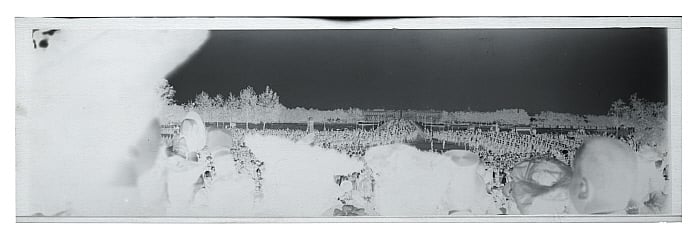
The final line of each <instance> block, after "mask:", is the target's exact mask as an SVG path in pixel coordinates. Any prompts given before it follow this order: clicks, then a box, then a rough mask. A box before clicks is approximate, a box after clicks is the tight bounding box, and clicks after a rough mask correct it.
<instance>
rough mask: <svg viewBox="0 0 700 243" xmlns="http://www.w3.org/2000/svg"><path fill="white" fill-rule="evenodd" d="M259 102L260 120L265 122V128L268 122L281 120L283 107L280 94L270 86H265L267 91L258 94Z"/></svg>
mask: <svg viewBox="0 0 700 243" xmlns="http://www.w3.org/2000/svg"><path fill="white" fill-rule="evenodd" d="M257 104H258V109H259V110H260V113H261V114H260V115H261V116H260V120H261V121H262V122H263V130H265V125H266V124H267V123H269V122H274V121H277V120H279V117H280V113H281V111H282V108H283V107H282V105H281V104H280V98H279V96H278V95H277V93H275V91H273V90H272V89H270V86H267V87H265V91H264V92H262V93H260V94H259V95H258V103H257Z"/></svg>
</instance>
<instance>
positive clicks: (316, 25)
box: [16, 17, 681, 30]
mask: <svg viewBox="0 0 700 243" xmlns="http://www.w3.org/2000/svg"><path fill="white" fill-rule="evenodd" d="M16 26H17V27H18V28H30V29H52V28H53V29H68V28H70V29H227V30H265V29H476V28H479V29H490V28H494V29H501V28H509V29H511V28H610V27H617V28H638V27H657V28H669V29H680V28H681V18H679V17H466V18H464V17H462V18H456V17H449V18H448V17H434V18H431V17H427V18H386V19H368V20H357V21H334V20H329V19H323V18H264V17H258V18H226V17H210V18H202V17H193V18H136V17H135V18H86V19H61V18H16Z"/></svg>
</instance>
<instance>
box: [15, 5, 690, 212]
mask: <svg viewBox="0 0 700 243" xmlns="http://www.w3.org/2000/svg"><path fill="white" fill-rule="evenodd" d="M513 19H516V20H518V21H516V22H513V21H512V20H513ZM679 37H680V18H379V19H370V20H362V21H352V19H350V21H336V20H333V19H317V18H174V19H159V18H126V19H119V18H98V19H81V18H77V19H51V18H19V19H17V43H16V50H17V53H18V54H17V63H18V64H17V81H16V96H17V98H16V103H17V106H16V117H17V118H16V127H17V135H16V137H15V139H16V144H17V151H16V154H17V161H16V162H17V178H16V180H17V220H18V221H20V222H84V221H88V222H114V221H117V222H121V221H127V222H142V221H149V222H150V221H155V222H173V221H177V222H180V221H185V222H190V221H198V222H200V221H203V222H240V221H243V222H258V221H266V222H298V221H302V222H307V221H322V222H347V221H350V222H356V221H363V222H364V221H369V222H386V221H421V222H464V221H477V222H493V221H497V222H498V221H506V222H512V221H516V222H542V221H551V220H552V219H553V218H552V217H553V216H556V219H557V220H556V221H567V220H568V221H586V222H591V221H592V222H599V221H606V220H607V221H632V222H635V221H642V222H648V221H680V215H681V208H680V198H681V194H680V176H681V174H680V168H681V167H680V165H681V164H680V163H681V161H680V98H679V96H680V39H679Z"/></svg>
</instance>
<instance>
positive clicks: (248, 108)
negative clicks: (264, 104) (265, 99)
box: [238, 86, 258, 129]
mask: <svg viewBox="0 0 700 243" xmlns="http://www.w3.org/2000/svg"><path fill="white" fill-rule="evenodd" d="M238 97H239V99H240V101H241V103H240V105H241V110H243V115H244V116H245V128H246V129H248V123H249V122H250V121H251V120H252V119H253V116H254V115H255V110H256V107H257V105H258V96H257V95H256V94H255V90H254V89H253V87H250V86H248V87H247V88H245V89H243V90H241V93H240V94H239V95H238Z"/></svg>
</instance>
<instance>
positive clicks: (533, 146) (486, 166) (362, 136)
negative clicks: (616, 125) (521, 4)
mask: <svg viewBox="0 0 700 243" xmlns="http://www.w3.org/2000/svg"><path fill="white" fill-rule="evenodd" d="M227 131H228V133H229V134H230V136H231V138H232V144H231V148H230V154H231V155H232V157H233V161H234V162H233V164H234V165H235V167H236V168H235V171H237V172H238V174H239V175H247V176H250V178H251V180H253V181H254V185H255V188H254V189H253V191H254V192H255V193H259V194H260V195H262V191H263V188H262V185H263V183H262V181H263V178H264V173H265V166H264V164H265V163H264V162H263V161H260V160H259V159H257V158H256V156H255V154H254V153H253V152H251V151H250V149H249V148H247V147H246V145H245V136H246V135H248V134H253V133H257V134H262V135H269V136H278V137H284V138H287V139H289V140H292V141H302V140H305V139H307V140H309V138H310V140H309V141H306V142H307V143H309V144H310V145H313V146H318V147H321V148H324V149H330V150H335V151H338V152H340V153H343V154H346V155H347V156H349V157H350V158H356V159H357V160H358V161H360V162H363V161H364V156H365V153H366V151H367V150H368V149H369V148H371V147H375V146H380V145H388V144H396V143H409V142H411V141H413V140H416V139H421V138H425V139H429V140H430V141H431V143H432V142H433V141H441V142H442V143H443V146H445V143H450V144H455V145H459V146H460V147H463V148H464V150H468V151H471V152H473V153H475V154H477V155H478V157H479V159H480V160H481V162H482V164H483V167H482V170H480V171H479V174H480V175H481V177H482V178H483V179H484V181H485V183H486V185H487V188H486V190H487V191H488V193H489V194H490V195H491V196H492V198H493V201H494V203H495V204H497V205H498V206H499V207H500V208H501V213H502V214H517V213H531V212H540V211H536V210H534V209H529V208H527V207H520V204H518V202H521V201H522V200H521V199H522V198H520V199H519V198H518V196H517V195H521V194H522V193H523V192H528V193H531V192H532V191H537V190H540V191H543V192H542V194H547V193H550V194H551V193H552V192H553V191H556V190H555V189H554V187H551V188H550V186H552V185H548V186H541V187H533V185H535V184H537V183H540V182H537V183H535V182H532V181H537V180H541V178H536V177H538V176H539V177H541V175H540V174H538V173H534V172H532V170H533V169H532V168H544V169H542V170H543V171H547V173H554V174H556V175H555V176H554V177H556V178H557V179H555V180H558V181H563V182H568V181H569V179H563V178H570V177H571V174H572V172H571V167H572V166H573V163H574V161H575V159H576V158H577V157H579V156H577V155H576V153H577V151H580V147H581V146H582V145H583V144H584V142H585V141H587V139H589V138H591V137H594V135H592V134H587V133H586V132H585V131H579V132H572V133H568V134H548V133H541V134H532V133H519V132H516V131H514V130H513V131H494V130H491V131H482V130H480V129H470V130H445V131H432V130H431V131H428V130H423V129H421V128H420V127H419V126H417V125H416V124H415V123H413V122H410V121H405V120H392V121H387V122H385V123H384V124H382V125H381V126H379V127H378V128H376V129H373V130H365V129H344V130H327V131H302V130H292V129H266V130H254V129H239V128H231V129H228V130H227ZM310 135H311V136H310ZM599 136H600V135H595V137H599ZM603 136H607V137H615V139H614V140H615V141H621V144H625V145H626V146H625V147H628V148H630V149H631V150H633V151H636V152H639V148H640V146H639V144H636V143H635V142H634V139H633V137H631V136H625V137H619V136H616V135H615V134H603ZM173 141H176V139H174V140H173ZM173 147H174V148H175V150H177V146H173ZM431 147H432V146H431ZM431 151H433V150H432V149H431ZM184 156H185V158H187V157H188V156H189V155H187V154H185V155H184ZM195 156H199V157H202V156H204V157H205V158H206V159H205V161H209V162H208V163H207V168H208V169H206V170H204V171H203V173H202V175H201V181H202V185H203V188H206V187H207V185H209V184H211V183H213V182H214V181H215V180H214V179H215V177H216V167H215V166H214V165H213V164H212V163H211V156H207V155H206V153H202V152H200V153H198V154H197V155H195ZM664 156H665V155H664ZM664 156H661V157H659V158H657V159H658V160H657V161H656V166H655V167H656V169H659V168H661V167H664V168H663V171H664V172H665V173H666V171H667V170H666V169H667V168H665V166H666V167H667V162H666V161H664V160H665V158H664ZM533 161H534V162H533ZM524 164H526V166H525V168H526V169H523V165H524ZM532 165H536V166H532ZM538 166H539V167H538ZM552 168H553V169H552ZM524 171H525V172H524ZM552 171H555V172H552ZM533 178H534V179H533ZM665 179H666V180H668V177H667V176H666V177H665ZM527 180H531V182H528V183H524V184H523V181H527ZM335 181H336V184H337V185H338V186H339V188H340V191H341V194H340V195H339V196H338V198H337V200H338V201H339V202H341V203H342V205H343V206H344V207H343V208H337V209H336V210H334V211H333V212H332V214H333V215H372V214H377V213H376V212H373V211H372V210H373V209H374V208H373V205H372V203H373V198H374V189H375V186H376V184H375V179H374V174H373V173H372V169H371V168H369V167H368V166H367V164H366V163H365V164H364V167H363V169H362V170H360V171H357V172H354V173H351V174H347V175H335ZM557 183H559V182H557ZM540 184H541V183H540ZM545 184H546V183H545ZM560 184H562V183H559V184H557V185H558V186H559V187H561V185H560ZM522 185H527V188H525V189H523V188H524V186H522ZM533 188H535V189H533ZM537 188H539V189H537ZM542 188H544V189H542ZM558 189H561V188H558ZM545 191H546V193H545ZM560 191H561V190H560ZM560 194H561V192H560ZM664 196H665V195H664V194H663V193H661V194H659V193H658V192H657V193H656V194H652V195H650V196H649V197H648V200H647V201H644V202H643V203H644V204H645V205H647V204H653V203H658V201H659V199H658V198H659V197H661V198H662V197H664ZM552 197H556V196H552ZM654 197H656V199H654ZM519 200H520V201H519ZM530 200H532V199H530ZM530 204H532V202H529V204H527V205H530ZM515 205H518V206H517V207H516V206H515ZM346 206H347V207H346ZM571 207H572V206H571V205H568V204H567V205H566V206H562V207H555V208H557V211H556V212H557V213H567V212H569V210H570V208H571ZM656 208H659V206H658V205H657V206H656ZM545 212H546V211H545Z"/></svg>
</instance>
